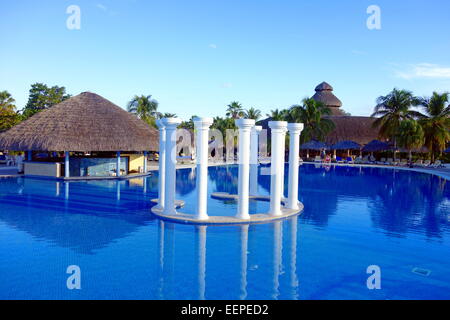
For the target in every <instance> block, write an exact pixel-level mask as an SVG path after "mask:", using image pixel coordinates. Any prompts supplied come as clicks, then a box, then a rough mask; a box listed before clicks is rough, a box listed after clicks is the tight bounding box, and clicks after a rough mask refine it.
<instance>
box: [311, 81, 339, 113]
mask: <svg viewBox="0 0 450 320" xmlns="http://www.w3.org/2000/svg"><path fill="white" fill-rule="evenodd" d="M315 90H316V94H315V95H313V96H312V98H313V99H314V100H316V101H319V102H322V103H323V104H325V105H326V106H327V107H329V108H330V110H331V114H332V115H333V116H343V115H344V113H343V112H342V111H341V110H340V109H339V108H340V107H341V106H342V102H341V100H339V99H338V98H337V97H336V96H335V95H334V94H333V87H332V86H330V85H329V84H328V83H326V82H322V83H321V84H319V85H318V86H317V87H316V89H315Z"/></svg>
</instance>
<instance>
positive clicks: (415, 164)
mask: <svg viewBox="0 0 450 320" xmlns="http://www.w3.org/2000/svg"><path fill="white" fill-rule="evenodd" d="M414 166H416V167H422V166H423V160H421V159H417V161H416V162H414Z"/></svg>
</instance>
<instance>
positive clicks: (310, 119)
mask: <svg viewBox="0 0 450 320" xmlns="http://www.w3.org/2000/svg"><path fill="white" fill-rule="evenodd" d="M70 97H71V95H70V94H68V93H67V92H66V88H65V87H60V86H52V87H50V86H47V85H46V84H43V83H34V84H32V85H31V88H30V91H29V97H28V102H27V104H26V105H25V107H24V108H23V109H21V110H18V109H17V107H16V105H15V100H14V98H13V97H12V96H11V94H10V93H9V92H7V91H0V132H1V131H5V130H7V129H9V128H11V127H13V126H14V125H16V124H18V123H20V122H21V121H24V120H26V119H28V118H30V117H31V116H33V115H34V114H36V113H38V112H40V111H42V110H45V109H48V108H50V107H51V106H53V105H55V104H58V103H60V102H62V101H64V100H66V99H68V98H70ZM449 98H450V95H449V93H448V92H444V93H437V92H433V94H432V95H431V96H430V97H417V96H414V95H413V93H412V92H411V91H408V90H399V89H393V90H392V91H391V92H390V93H388V94H387V95H385V96H380V97H378V98H377V100H376V106H375V108H374V112H373V113H372V115H371V116H372V117H376V120H375V121H374V123H373V125H374V127H376V128H377V129H378V130H379V138H381V139H385V140H388V141H390V142H391V143H392V144H393V146H394V148H397V147H401V148H404V149H406V150H408V151H409V154H410V157H411V153H412V151H413V150H415V149H420V148H422V147H426V148H427V149H428V151H429V152H430V154H431V157H432V161H434V159H435V157H436V156H437V155H439V154H440V153H442V152H443V150H444V149H445V148H446V146H447V144H448V142H449V141H450V106H449ZM127 110H128V111H129V112H131V113H133V114H135V115H136V116H137V117H138V118H140V119H142V120H143V121H145V122H146V123H148V124H149V125H150V126H152V127H155V128H156V120H157V119H160V118H165V117H176V116H177V115H176V114H173V113H162V112H160V111H159V103H158V101H157V100H155V99H154V98H153V97H152V96H151V95H136V96H134V97H133V98H132V99H131V100H130V101H129V103H128V104H127ZM224 111H225V115H224V116H216V117H214V124H213V126H212V127H213V128H214V129H218V130H220V131H222V132H223V133H225V132H226V130H227V129H236V126H235V120H236V119H238V118H248V119H254V120H256V121H258V120H260V119H261V118H262V117H263V115H262V112H261V110H259V109H257V108H255V107H251V108H248V109H245V108H244V107H243V106H242V104H241V103H239V102H238V101H232V102H231V103H230V104H228V105H227V106H226V108H225V110H224ZM330 115H331V110H330V108H328V107H327V106H325V105H324V104H323V103H321V102H318V101H316V100H314V99H312V98H305V99H303V100H302V102H301V103H300V104H295V105H292V106H291V107H289V108H284V109H274V110H271V111H270V112H269V113H267V114H266V116H267V117H268V118H269V119H271V120H274V121H288V122H300V123H303V124H304V130H303V132H302V135H301V142H302V143H304V142H308V141H310V140H318V141H324V140H325V138H326V136H327V135H328V134H329V133H330V132H331V131H333V130H334V128H335V124H334V122H333V121H332V118H330V117H327V116H330ZM194 117H195V116H192V117H191V118H190V119H189V120H187V121H183V122H182V124H181V125H180V127H181V128H185V129H190V130H193V129H194V122H193V119H194Z"/></svg>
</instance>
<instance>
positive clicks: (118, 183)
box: [116, 181, 120, 201]
mask: <svg viewBox="0 0 450 320" xmlns="http://www.w3.org/2000/svg"><path fill="white" fill-rule="evenodd" d="M116 199H117V201H120V181H117V183H116Z"/></svg>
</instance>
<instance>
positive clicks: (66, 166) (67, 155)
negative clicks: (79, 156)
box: [64, 151, 70, 178]
mask: <svg viewBox="0 0 450 320" xmlns="http://www.w3.org/2000/svg"><path fill="white" fill-rule="evenodd" d="M69 159H70V153H69V151H66V152H64V177H65V178H69V177H70V167H69V166H70V160H69Z"/></svg>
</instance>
